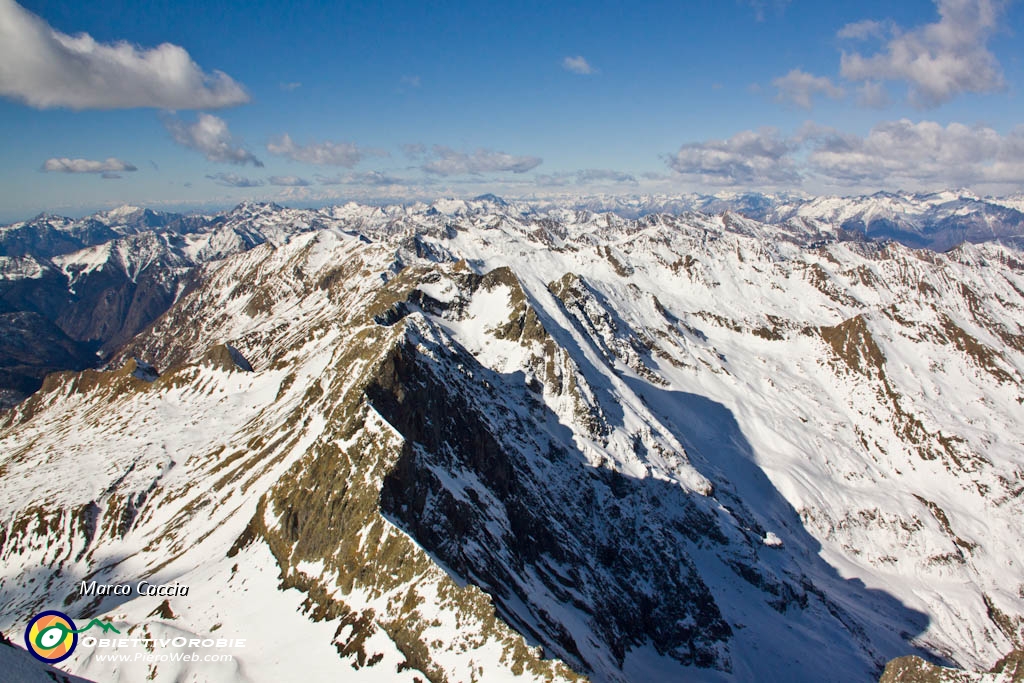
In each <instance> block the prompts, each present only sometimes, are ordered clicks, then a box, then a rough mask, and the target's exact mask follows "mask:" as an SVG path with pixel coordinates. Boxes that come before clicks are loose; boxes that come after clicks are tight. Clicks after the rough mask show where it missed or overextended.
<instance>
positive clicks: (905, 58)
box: [839, 0, 1005, 107]
mask: <svg viewBox="0 0 1024 683" xmlns="http://www.w3.org/2000/svg"><path fill="white" fill-rule="evenodd" d="M935 2H936V5H937V7H938V11H939V21H937V22H935V23H931V24H926V25H924V26H921V27H918V28H916V29H914V30H912V31H908V32H906V33H902V32H900V31H899V30H898V29H896V28H893V29H891V30H892V31H893V35H892V38H891V39H890V40H889V41H888V43H887V44H886V45H885V47H884V48H883V49H882V50H881V51H879V52H877V53H875V54H873V55H868V56H865V55H862V54H860V53H859V52H849V53H848V52H845V51H844V52H843V54H842V58H841V62H840V73H841V74H842V76H843V78H846V79H848V80H851V81H856V82H862V81H903V82H905V83H906V84H907V86H908V97H909V99H910V102H911V103H912V104H914V105H916V106H919V107H931V106H937V105H939V104H942V103H943V102H947V101H949V100H950V99H952V98H954V97H956V96H957V95H960V94H962V93H989V92H995V91H998V90H1001V89H1002V88H1003V87H1004V81H1003V74H1002V70H1001V68H1000V65H999V62H998V60H996V57H995V55H993V54H992V53H991V52H990V51H989V49H988V47H987V43H988V40H989V38H990V37H991V36H992V34H993V33H994V32H995V31H996V29H997V28H998V23H999V19H1000V17H1001V14H1002V11H1003V8H1004V6H1005V2H1004V0H935ZM873 31H874V32H875V33H877V30H876V29H875V28H874V27H871V26H868V25H866V24H865V22H859V23H858V24H851V25H847V26H846V27H844V28H843V29H842V30H840V32H839V35H840V37H852V38H859V37H866V36H868V35H870V34H871V33H872V32H873Z"/></svg>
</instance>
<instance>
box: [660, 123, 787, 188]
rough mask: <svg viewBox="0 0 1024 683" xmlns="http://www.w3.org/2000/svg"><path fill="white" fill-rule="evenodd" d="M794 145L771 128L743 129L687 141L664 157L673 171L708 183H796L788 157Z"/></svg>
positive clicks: (762, 184)
mask: <svg viewBox="0 0 1024 683" xmlns="http://www.w3.org/2000/svg"><path fill="white" fill-rule="evenodd" d="M797 147H798V144H797V143H796V142H795V141H793V140H790V139H786V138H783V137H782V136H781V135H779V132H778V131H777V130H775V129H774V128H762V129H761V130H759V131H752V130H747V131H743V132H740V133H737V134H736V135H734V136H732V137H731V138H729V139H728V140H709V141H707V142H701V143H689V144H685V145H683V146H682V147H680V148H679V151H678V152H676V153H675V154H674V155H671V156H670V157H669V158H668V165H669V167H670V168H672V169H673V170H674V171H676V172H677V173H679V174H681V175H683V176H685V177H687V178H688V179H691V180H695V181H697V182H701V183H704V184H709V185H761V186H764V185H785V184H799V183H800V175H799V173H798V171H797V168H796V164H795V163H794V161H793V159H792V158H791V155H792V153H793V152H794V151H795V150H796V149H797Z"/></svg>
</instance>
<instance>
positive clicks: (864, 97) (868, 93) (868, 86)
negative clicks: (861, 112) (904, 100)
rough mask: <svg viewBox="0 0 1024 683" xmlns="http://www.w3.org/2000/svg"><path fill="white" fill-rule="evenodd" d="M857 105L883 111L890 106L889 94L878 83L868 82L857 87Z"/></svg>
mask: <svg viewBox="0 0 1024 683" xmlns="http://www.w3.org/2000/svg"><path fill="white" fill-rule="evenodd" d="M857 103H858V104H860V105H861V106H862V107H870V108H873V109H881V108H882V107H885V106H888V104H889V93H888V92H886V90H885V86H883V85H882V84H881V83H878V82H877V81H866V82H864V83H861V84H860V86H858V87H857Z"/></svg>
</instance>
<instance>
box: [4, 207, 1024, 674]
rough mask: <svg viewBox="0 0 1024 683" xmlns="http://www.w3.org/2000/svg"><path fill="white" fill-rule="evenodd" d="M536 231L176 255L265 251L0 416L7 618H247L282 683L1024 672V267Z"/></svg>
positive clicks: (240, 631) (528, 227)
mask: <svg viewBox="0 0 1024 683" xmlns="http://www.w3.org/2000/svg"><path fill="white" fill-rule="evenodd" d="M510 207H512V208H510ZM513 210H514V205H510V206H503V207H500V211H499V212H498V213H495V202H494V201H493V200H491V199H482V200H480V202H478V203H461V204H458V205H453V204H450V203H439V204H438V205H437V206H433V207H415V208H410V209H396V208H392V209H373V208H368V207H358V206H355V205H349V206H347V207H338V208H335V209H331V210H327V211H323V212H289V211H288V210H284V209H280V208H277V207H252V206H249V207H241V208H240V209H239V211H244V212H245V218H244V220H243V219H242V218H239V219H238V222H232V220H233V219H232V220H229V221H227V222H225V223H224V224H223V225H222V226H221V228H223V229H224V230H225V232H220V233H217V234H218V235H219V237H217V239H216V240H214V239H213V238H212V237H211V236H210V235H206V234H205V233H195V234H191V235H189V236H183V237H182V238H181V239H182V241H181V242H175V241H174V239H172V237H171V236H164V237H160V239H159V240H158V241H157V242H150V243H149V244H151V245H153V248H152V249H151V250H150V252H149V253H151V254H154V255H157V256H160V258H163V259H164V261H163V262H164V263H166V264H168V266H167V267H177V266H175V265H174V264H176V263H179V262H177V261H173V260H172V257H171V256H167V255H166V254H167V253H170V254H172V255H173V254H175V253H180V254H185V255H189V254H198V253H199V252H200V251H202V250H204V249H206V250H208V251H207V252H205V253H213V251H215V250H216V249H221V250H222V251H229V250H230V249H229V246H230V245H235V246H234V247H230V248H236V249H237V252H236V253H234V254H233V255H228V256H224V257H223V258H218V259H215V260H211V261H205V262H203V263H204V265H202V266H198V268H200V269H201V270H199V271H196V272H198V273H199V275H197V276H195V279H194V284H193V285H191V286H190V287H189V288H187V289H184V288H179V290H181V289H184V291H183V293H178V294H176V296H175V298H174V299H173V302H172V303H170V304H169V308H168V309H167V311H166V312H165V313H163V314H162V315H160V316H159V317H157V318H156V320H155V321H154V322H152V324H150V325H149V326H148V327H146V328H145V329H144V330H143V331H142V332H141V333H140V334H138V335H136V336H135V337H133V338H132V339H131V340H129V341H128V342H127V343H126V344H125V345H124V346H123V347H122V348H121V349H120V350H119V351H117V352H116V353H114V354H113V356H112V359H111V361H110V364H109V369H108V370H105V371H97V370H94V369H87V370H84V371H82V372H66V373H58V374H55V375H51V376H49V377H47V378H46V380H45V381H44V384H43V387H42V389H41V390H40V391H38V392H37V393H36V394H35V395H33V396H32V397H30V398H29V399H28V400H26V401H24V402H23V403H21V404H19V405H18V406H16V407H14V408H13V409H12V410H9V411H7V412H6V413H4V415H3V416H0V519H2V520H6V521H5V522H4V526H3V527H2V528H0V531H2V533H0V560H2V562H0V615H8V616H6V617H5V618H6V619H7V621H6V622H2V621H0V629H4V630H10V629H12V628H14V629H16V628H17V627H18V626H19V624H21V622H19V621H18V620H19V618H20V617H19V616H18V615H25V614H32V613H34V612H37V611H39V610H41V609H44V608H46V607H47V606H53V605H63V606H64V608H65V609H66V610H68V613H69V614H73V615H74V616H76V618H77V617H78V615H81V616H83V617H84V616H90V617H92V616H103V617H106V618H109V619H111V620H112V621H113V622H114V623H115V625H117V626H118V627H119V628H120V627H121V626H124V628H125V629H128V628H133V629H136V630H143V631H145V632H148V633H171V632H173V633H186V634H189V637H192V636H193V635H194V636H195V637H205V636H206V635H208V634H210V633H212V632H213V630H214V628H213V627H214V626H216V632H217V634H218V637H245V638H249V639H251V642H252V644H253V647H252V648H251V649H247V650H246V652H244V653H241V654H240V657H241V659H240V662H241V664H239V666H241V667H242V668H243V669H244V670H245V671H247V672H258V673H253V674H252V675H253V676H254V677H255V678H254V680H263V679H265V680H274V679H275V678H280V677H282V676H284V675H286V673H287V671H294V667H296V666H298V667H300V668H301V667H303V666H308V667H312V666H313V663H315V665H316V667H317V670H318V671H320V670H322V671H325V672H328V673H327V674H325V675H329V676H331V677H338V678H341V677H345V676H357V677H359V676H365V677H367V678H370V677H375V678H387V679H391V678H394V677H395V676H397V677H398V680H408V681H412V680H414V679H415V678H419V679H420V680H431V681H463V680H473V679H474V678H476V679H477V680H491V679H495V678H503V677H512V676H520V677H522V678H524V679H526V680H537V681H541V680H578V679H579V678H580V677H581V676H587V677H589V678H590V679H591V680H595V681H614V682H616V683H618V682H621V681H647V680H708V681H746V680H777V681H808V682H810V681H815V682H817V681H863V680H871V679H872V678H877V677H878V676H879V675H881V673H882V671H883V668H884V666H885V664H886V662H887V661H889V660H890V659H892V658H894V657H898V656H900V655H909V654H916V655H918V656H919V657H921V658H922V661H930V662H933V663H935V664H937V665H943V666H947V667H949V666H968V667H971V668H972V669H975V670H980V669H983V668H987V667H988V666H989V665H990V664H991V662H992V661H995V660H996V659H998V657H999V656H1000V655H1001V654H1003V653H1005V652H1008V651H1010V650H1012V649H1014V648H1015V647H1019V646H1020V645H1019V644H1020V641H1021V638H1022V637H1024V616H1022V615H1024V585H1021V583H1020V577H1019V575H1018V574H1017V572H1016V569H1015V568H1014V563H1015V562H1016V557H1017V555H1018V554H1019V547H1020V544H1021V543H1022V542H1024V538H1022V536H1021V529H1020V525H1019V520H1020V518H1021V516H1022V515H1024V508H1022V505H1024V499H1022V497H1021V487H1022V486H1024V462H1022V461H1021V456H1020V443H1022V442H1024V433H1022V432H1021V423H1020V420H1019V411H1020V406H1021V403H1022V402H1024V394H1022V392H1021V386H1022V384H1024V382H1022V377H1024V342H1022V340H1024V320H1022V319H1021V311H1024V260H1022V258H1021V255H1020V253H1019V252H1018V251H1016V250H1014V249H1013V248H1011V247H1007V246H1005V245H1001V244H985V245H980V246H972V245H965V246H961V247H958V248H957V249H954V250H951V251H950V252H948V253H943V254H939V253H934V252H930V251H914V250H911V249H908V248H905V247H903V246H900V245H899V244H886V245H875V244H870V243H861V242H849V241H840V240H837V239H831V240H828V239H826V240H825V241H821V239H822V238H821V235H818V234H816V237H815V239H814V241H812V242H807V243H805V242H803V241H801V239H802V238H799V236H798V235H797V233H795V232H793V231H788V230H782V229H775V228H772V227H771V226H766V225H765V224H762V223H757V222H754V221H750V220H747V219H744V218H742V217H738V216H736V215H734V214H729V215H725V216H719V217H711V216H700V215H695V214H691V215H687V216H684V217H681V218H674V217H671V216H653V217H648V218H645V219H643V220H641V221H627V220H623V219H619V218H616V217H614V216H608V215H600V216H597V215H592V214H588V213H585V212H575V211H571V212H561V213H559V212H553V213H552V214H550V215H548V216H546V217H544V218H538V217H536V216H533V215H530V214H526V215H518V216H517V217H516V216H513V214H512V212H513ZM314 219H315V220H314ZM256 230H258V231H259V235H264V236H266V235H271V236H273V239H271V238H266V239H265V240H264V241H263V242H262V243H259V244H256V245H255V246H252V244H250V245H249V246H239V245H244V244H246V240H249V241H250V242H253V243H255V241H256V239H257V238H256V237H254V235H256V232H255V231H256ZM243 236H246V237H245V239H244V240H243ZM131 238H133V239H138V240H144V239H153V237H152V236H147V235H145V234H139V235H134V236H131ZM200 239H201V240H202V241H200V242H193V241H190V240H200ZM140 244H142V243H140ZM160 244H163V245H171V246H174V245H175V244H177V245H178V246H175V249H177V251H174V250H173V249H172V250H171V251H170V252H164V251H162V250H161V249H160V248H157V247H159V245H160ZM225 245H228V246H225ZM103 253H104V254H107V253H108V252H103ZM116 253H117V254H120V253H121V252H120V251H116ZM117 258H118V259H121V260H120V261H118V262H119V263H125V264H127V265H126V266H125V267H124V268H123V269H122V270H123V272H125V273H126V274H127V275H128V276H129V279H130V280H131V279H132V278H134V280H132V281H133V282H135V281H138V280H140V279H141V275H142V274H144V272H145V269H144V268H141V267H136V266H137V265H138V264H139V263H140V262H139V261H124V259H123V258H122V257H121V256H118V257H117ZM190 258H191V257H190ZM196 258H198V257H196ZM51 261H52V260H51ZM98 262H102V263H108V262H110V259H109V258H108V259H106V260H101V259H95V260H91V259H88V258H85V257H84V256H83V255H76V256H75V257H74V258H73V259H66V260H63V261H60V260H58V261H52V263H53V265H54V267H55V268H56V267H57V266H58V265H59V267H60V268H59V269H60V272H61V273H65V275H66V276H67V277H69V278H71V277H73V278H78V280H79V281H80V280H82V278H85V277H90V276H92V275H93V272H94V270H99V269H94V270H90V268H91V267H92V266H91V265H90V264H93V263H98ZM152 262H154V263H155V262H157V261H156V259H154V260H153V261H152ZM8 265H9V266H10V268H9V270H10V272H13V268H14V266H12V265H10V262H8ZM18 267H19V268H20V270H19V271H18V272H20V273H33V272H37V271H32V270H31V269H30V268H29V266H28V265H27V264H26V263H24V262H21V263H20V265H19V266H18ZM38 272H39V273H42V272H43V270H42V269H41V270H40V271H38ZM26 277H27V276H26ZM41 277H42V275H40V277H39V278H36V279H41ZM96 277H100V275H99V274H97V275H96ZM21 279H26V278H21ZM76 291H77V289H76ZM176 291H177V290H176ZM112 301H113V300H112ZM111 305H112V306H113V303H112V304H111ZM11 357H13V355H12V356H11ZM136 359H138V360H136ZM147 363H148V364H150V365H152V366H155V367H156V368H157V369H158V370H159V372H157V371H155V370H152V369H149V370H147V368H149V365H147ZM83 577H90V579H95V580H97V581H100V582H104V583H118V582H133V581H138V580H140V579H143V578H146V579H152V580H154V581H162V582H169V581H172V580H173V581H178V582H182V583H186V584H189V585H191V586H193V587H194V589H195V590H194V593H191V594H190V596H189V598H188V599H187V600H181V599H178V598H172V599H171V600H170V601H169V602H168V604H167V605H166V607H165V606H163V605H161V602H160V601H159V600H149V599H144V598H137V597H134V596H91V597H83V596H81V595H79V594H78V592H77V586H78V585H79V582H80V581H81V580H82V578H83ZM22 627H23V625H22ZM281 633H289V634H298V635H296V636H295V638H296V641H295V642H302V643H303V647H302V648H301V652H299V651H298V649H297V650H296V652H294V653H293V652H292V651H290V650H288V649H285V650H282V649H280V648H275V645H274V644H275V643H280V639H281V637H282V636H281V635H280V634H281ZM300 636H301V640H299V638H300ZM289 637H291V636H289ZM289 666H290V667H291V668H290V669H288V668H285V667H289ZM103 667H106V668H103ZM68 668H69V670H70V671H73V672H77V673H81V674H83V675H85V674H88V675H87V676H86V677H92V678H96V679H99V680H108V679H112V678H117V677H118V676H120V677H122V678H125V679H130V678H133V677H139V676H141V677H145V676H149V675H152V676H153V677H154V679H155V680H176V679H177V678H180V677H188V676H196V677H199V678H201V679H206V680H215V681H217V680H234V678H233V676H234V677H235V678H237V676H236V673H237V672H235V671H228V670H227V669H224V670H221V669H217V670H206V669H202V668H195V667H191V668H190V667H188V666H186V667H183V668H172V667H166V666H158V667H156V669H154V670H153V671H150V670H148V669H147V670H142V669H134V668H132V665H130V664H123V665H121V664H117V663H109V664H104V665H103V666H101V665H100V664H99V663H98V662H97V660H95V658H91V657H90V656H89V653H88V652H83V653H81V654H80V655H76V657H75V658H73V659H69V660H68ZM261 677H262V678H261Z"/></svg>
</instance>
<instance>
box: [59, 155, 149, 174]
mask: <svg viewBox="0 0 1024 683" xmlns="http://www.w3.org/2000/svg"><path fill="white" fill-rule="evenodd" d="M42 170H43V171H46V172H48V173H119V172H122V171H137V170H138V169H137V168H136V167H135V166H133V165H131V164H129V163H128V162H127V161H121V160H120V159H115V158H114V157H110V158H108V159H106V160H105V161H93V160H92V159H68V158H67V157H59V158H58V157H54V158H52V159H47V160H46V161H45V162H43V167H42ZM118 177H120V176H118Z"/></svg>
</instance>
